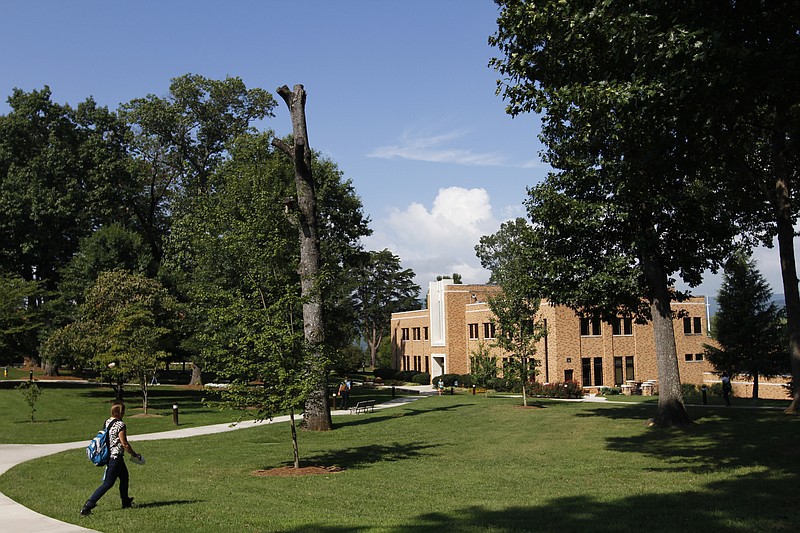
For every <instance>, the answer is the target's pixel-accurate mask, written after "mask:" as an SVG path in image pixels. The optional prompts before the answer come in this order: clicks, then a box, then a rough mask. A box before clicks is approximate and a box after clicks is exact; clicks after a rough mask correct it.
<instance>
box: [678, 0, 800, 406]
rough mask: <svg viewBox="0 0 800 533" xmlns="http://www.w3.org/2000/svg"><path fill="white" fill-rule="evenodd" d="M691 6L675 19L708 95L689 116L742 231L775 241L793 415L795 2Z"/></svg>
mask: <svg viewBox="0 0 800 533" xmlns="http://www.w3.org/2000/svg"><path fill="white" fill-rule="evenodd" d="M694 8H695V16H693V17H691V18H689V17H684V18H685V20H686V21H687V23H691V25H692V26H691V27H692V28H693V31H694V32H695V33H696V34H697V35H698V39H697V41H698V57H699V58H701V59H702V61H703V62H704V64H705V65H706V68H705V76H704V81H705V83H706V86H707V89H706V92H707V93H708V95H709V98H708V101H707V105H706V106H705V107H703V108H702V109H699V110H698V111H699V112H698V119H699V120H703V121H707V122H708V123H709V124H712V125H713V126H714V133H713V137H714V141H715V142H714V143H713V147H714V148H715V151H716V152H718V153H719V160H720V161H721V162H722V163H723V166H724V169H725V170H726V173H727V176H728V178H729V179H728V181H727V183H728V185H729V188H728V189H727V190H726V194H727V195H728V196H729V197H730V198H733V199H736V202H737V203H739V204H740V210H739V214H740V215H741V216H742V218H743V219H744V228H745V233H746V235H747V236H749V237H755V238H758V239H761V240H762V241H763V242H764V243H766V244H768V245H770V246H772V242H773V239H776V240H777V244H778V256H779V259H780V269H781V278H782V283H783V293H784V298H785V301H786V318H787V330H788V338H789V342H788V345H789V360H790V364H791V371H792V384H793V399H792V403H791V404H790V406H789V407H788V408H787V410H786V413H787V414H800V289H799V288H798V278H797V261H796V257H795V250H794V239H795V223H796V221H797V217H798V213H799V212H800V202H798V200H797V193H798V190H799V188H800V31H798V28H800V4H798V3H797V2H735V1H732V0H730V1H726V2H697V3H696V5H695V6H694ZM735 214H736V211H733V210H731V211H730V212H729V216H734V215H735Z"/></svg>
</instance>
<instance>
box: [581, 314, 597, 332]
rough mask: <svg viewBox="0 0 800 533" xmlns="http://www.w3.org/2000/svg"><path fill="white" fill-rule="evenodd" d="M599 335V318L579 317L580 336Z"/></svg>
mask: <svg viewBox="0 0 800 533" xmlns="http://www.w3.org/2000/svg"><path fill="white" fill-rule="evenodd" d="M599 335H600V319H599V318H581V336H583V337H589V336H592V337H597V336H599Z"/></svg>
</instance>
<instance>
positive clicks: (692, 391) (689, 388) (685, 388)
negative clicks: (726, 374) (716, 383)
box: [681, 383, 722, 398]
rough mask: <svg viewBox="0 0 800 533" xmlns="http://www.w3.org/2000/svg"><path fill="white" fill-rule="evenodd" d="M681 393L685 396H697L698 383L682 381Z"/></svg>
mask: <svg viewBox="0 0 800 533" xmlns="http://www.w3.org/2000/svg"><path fill="white" fill-rule="evenodd" d="M681 394H683V397H684V398H689V397H691V396H697V395H698V394H699V392H698V390H697V385H693V384H691V383H681ZM720 394H722V390H721V389H720Z"/></svg>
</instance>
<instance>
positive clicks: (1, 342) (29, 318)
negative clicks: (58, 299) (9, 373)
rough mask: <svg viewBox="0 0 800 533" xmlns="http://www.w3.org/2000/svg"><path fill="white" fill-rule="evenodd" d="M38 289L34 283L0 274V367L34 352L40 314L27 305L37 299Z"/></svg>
mask: <svg viewBox="0 0 800 533" xmlns="http://www.w3.org/2000/svg"><path fill="white" fill-rule="evenodd" d="M40 285H41V284H40V283H39V282H37V281H25V280H24V279H22V277H20V276H15V275H8V274H2V273H0V365H8V364H10V363H13V362H14V361H18V360H20V359H22V358H24V357H27V356H30V354H31V353H34V352H35V350H36V344H37V339H36V332H37V330H38V329H39V327H40V325H41V320H42V319H41V316H40V315H41V313H40V312H39V311H40V310H39V309H38V308H37V307H31V306H28V305H27V302H28V300H31V299H36V298H39V297H40V296H41V294H42V289H41V286H40Z"/></svg>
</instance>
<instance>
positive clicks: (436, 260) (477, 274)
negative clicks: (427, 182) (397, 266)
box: [365, 187, 502, 290]
mask: <svg viewBox="0 0 800 533" xmlns="http://www.w3.org/2000/svg"><path fill="white" fill-rule="evenodd" d="M501 222H502V220H500V219H498V218H497V217H496V216H495V215H494V211H493V209H492V205H491V201H490V198H489V194H488V193H487V192H486V190H485V189H482V188H475V189H465V188H462V187H448V188H444V189H440V190H439V192H438V194H437V195H436V198H434V200H433V203H432V204H431V206H430V207H426V206H425V205H423V204H421V203H418V202H414V203H412V204H410V205H408V206H407V207H405V208H402V209H400V208H395V209H393V210H392V211H391V212H390V214H389V216H388V217H386V218H385V219H381V220H376V221H375V222H374V224H373V228H374V230H375V232H374V234H373V235H372V236H371V237H369V238H367V239H366V241H365V245H366V247H367V248H368V249H370V250H380V249H383V248H389V249H390V250H391V251H392V253H394V254H395V255H397V256H399V257H400V259H401V260H402V262H403V266H404V267H405V268H411V269H413V270H414V272H415V273H416V275H417V278H416V281H417V283H418V284H420V285H421V286H422V287H423V290H424V289H425V288H426V287H427V283H428V282H429V281H433V280H435V279H436V276H439V275H446V276H449V275H452V274H453V273H454V272H457V273H458V274H461V276H462V278H463V280H464V283H485V282H486V281H488V279H489V272H488V271H486V270H485V269H483V268H482V267H481V265H480V261H479V260H478V258H477V257H476V256H475V245H476V244H478V242H479V241H480V238H481V237H482V236H484V235H489V234H492V233H495V232H496V231H497V230H498V229H499V228H500V223H501Z"/></svg>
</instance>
